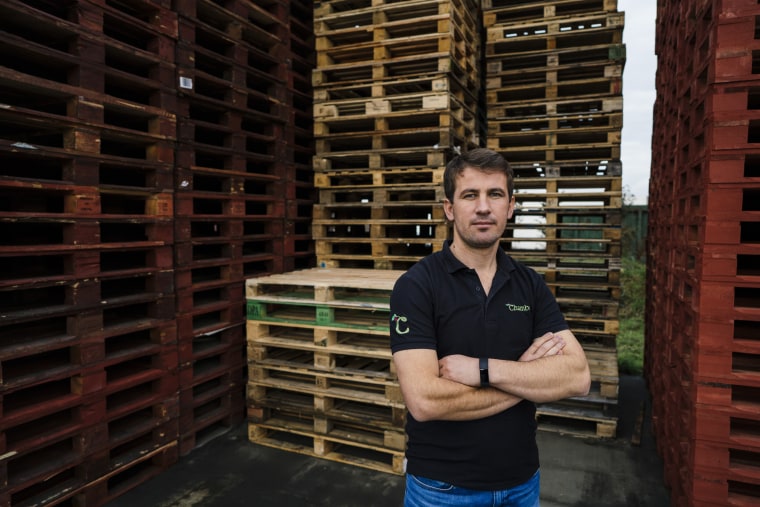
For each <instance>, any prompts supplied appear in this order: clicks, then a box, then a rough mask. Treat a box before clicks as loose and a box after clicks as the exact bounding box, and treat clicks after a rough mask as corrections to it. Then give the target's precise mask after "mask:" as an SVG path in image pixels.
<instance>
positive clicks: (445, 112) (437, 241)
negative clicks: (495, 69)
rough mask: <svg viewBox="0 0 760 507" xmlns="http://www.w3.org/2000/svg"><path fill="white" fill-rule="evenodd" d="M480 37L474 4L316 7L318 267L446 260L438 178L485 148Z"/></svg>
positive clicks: (421, 0) (419, 1) (446, 0)
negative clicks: (457, 158)
mask: <svg viewBox="0 0 760 507" xmlns="http://www.w3.org/2000/svg"><path fill="white" fill-rule="evenodd" d="M479 27H480V16H479V6H478V2H475V1H474V0H433V1H431V0H412V1H407V2H373V1H370V0H363V1H347V0H328V1H323V2H320V3H319V4H318V5H317V6H316V7H315V11H314V31H315V35H316V45H317V66H316V69H315V71H314V79H313V85H314V136H315V141H316V146H315V150H316V154H315V156H314V171H315V173H316V174H315V180H314V181H315V186H316V187H317V188H318V189H319V199H318V204H317V205H315V206H314V220H313V236H314V240H315V243H316V245H315V246H316V250H317V262H318V264H319V265H320V266H326V267H346V268H378V269H404V268H406V267H408V266H409V265H411V264H413V263H414V262H415V261H417V260H418V259H419V258H421V257H424V256H425V255H428V254H430V253H432V252H434V251H436V250H440V249H441V247H442V245H443V241H444V240H445V239H446V238H447V237H448V228H447V226H446V222H445V218H444V216H443V211H442V209H441V207H440V203H441V202H442V200H443V195H442V185H441V181H442V174H443V167H444V166H445V164H446V162H447V160H448V158H449V157H450V156H451V155H452V154H453V153H454V152H456V150H466V149H468V148H471V147H474V146H477V145H478V144H479V142H480V140H479V131H478V122H477V109H478V99H479V97H478V96H477V92H476V90H479V89H481V86H480V71H479V69H480V61H479V59H480V48H481V46H480V29H479Z"/></svg>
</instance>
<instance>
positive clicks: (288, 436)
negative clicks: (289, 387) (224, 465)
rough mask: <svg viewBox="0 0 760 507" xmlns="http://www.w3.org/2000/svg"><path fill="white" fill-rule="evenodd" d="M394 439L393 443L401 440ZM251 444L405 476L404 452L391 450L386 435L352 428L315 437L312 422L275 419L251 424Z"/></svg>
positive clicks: (249, 436)
mask: <svg viewBox="0 0 760 507" xmlns="http://www.w3.org/2000/svg"><path fill="white" fill-rule="evenodd" d="M400 438H401V437H400V436H395V438H394V440H400ZM248 439H249V441H251V442H253V443H255V444H259V445H266V446H269V447H274V448H277V449H282V450H285V451H288V452H296V453H300V454H305V455H308V456H312V457H315V458H323V459H328V460H331V461H336V462H340V463H346V464H349V465H352V466H359V467H363V468H369V469H371V470H376V471H379V472H385V473H390V474H396V475H403V474H404V471H405V470H404V468H405V459H404V454H405V453H404V451H403V450H395V449H389V448H387V447H386V446H385V445H384V442H385V437H384V435H378V434H377V432H370V431H359V430H356V429H353V428H349V429H343V428H335V429H333V430H331V432H330V434H327V435H323V434H319V433H315V432H314V431H313V429H312V427H311V424H310V423H309V422H307V423H303V422H302V421H298V420H295V421H294V420H287V419H286V420H282V419H278V418H272V419H270V420H268V421H267V422H266V423H263V424H257V423H249V424H248Z"/></svg>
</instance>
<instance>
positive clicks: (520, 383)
mask: <svg viewBox="0 0 760 507" xmlns="http://www.w3.org/2000/svg"><path fill="white" fill-rule="evenodd" d="M489 375H490V377H491V385H492V386H493V387H496V388H497V389H500V390H502V391H504V392H507V393H510V394H512V395H514V396H519V397H521V398H524V399H527V400H531V401H533V402H536V403H545V402H549V401H556V400H561V399H563V398H569V397H571V396H582V395H585V394H587V393H588V389H589V372H588V365H587V363H586V360H585V358H582V357H578V356H573V355H556V356H551V357H543V358H540V359H536V360H534V361H528V362H520V361H503V360H497V359H490V360H489Z"/></svg>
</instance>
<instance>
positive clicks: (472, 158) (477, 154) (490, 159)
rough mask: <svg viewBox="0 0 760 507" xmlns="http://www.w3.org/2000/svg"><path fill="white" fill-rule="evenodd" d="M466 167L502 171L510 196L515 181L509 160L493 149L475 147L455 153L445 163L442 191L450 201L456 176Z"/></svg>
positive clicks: (510, 195) (452, 197)
mask: <svg viewBox="0 0 760 507" xmlns="http://www.w3.org/2000/svg"><path fill="white" fill-rule="evenodd" d="M466 167H472V168H474V169H478V170H481V171H484V172H502V173H504V174H505V175H506V176H507V191H508V192H509V197H510V198H511V197H512V194H513V191H514V188H515V182H514V173H513V172H512V168H511V167H510V165H509V162H507V160H506V159H505V158H504V157H503V156H501V154H499V153H496V152H495V151H493V150H490V149H488V148H475V149H473V150H470V151H466V152H464V153H462V154H461V155H457V156H456V157H454V158H452V159H451V160H450V161H449V163H448V164H446V170H445V171H444V173H443V193H444V194H445V195H446V198H447V199H448V200H449V201H450V202H453V201H454V189H455V188H456V179H457V176H459V175H460V174H462V171H464V170H465V168H466Z"/></svg>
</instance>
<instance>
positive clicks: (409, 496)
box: [404, 472, 541, 507]
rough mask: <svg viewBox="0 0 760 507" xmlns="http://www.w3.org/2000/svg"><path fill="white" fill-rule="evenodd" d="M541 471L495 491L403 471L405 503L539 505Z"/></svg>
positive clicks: (422, 506)
mask: <svg viewBox="0 0 760 507" xmlns="http://www.w3.org/2000/svg"><path fill="white" fill-rule="evenodd" d="M540 478H541V476H540V474H539V472H536V473H535V474H534V475H533V477H531V478H530V479H529V480H528V481H526V482H525V483H523V484H520V485H519V486H515V487H514V488H509V489H502V490H498V491H479V490H474V489H465V488H459V487H457V486H453V485H451V484H448V483H446V482H441V481H434V480H432V479H426V478H425V477H419V476H416V475H411V474H407V475H406V492H405V494H404V507H443V506H455V505H467V506H469V507H476V506H477V507H495V506H502V507H538V490H539V482H540Z"/></svg>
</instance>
